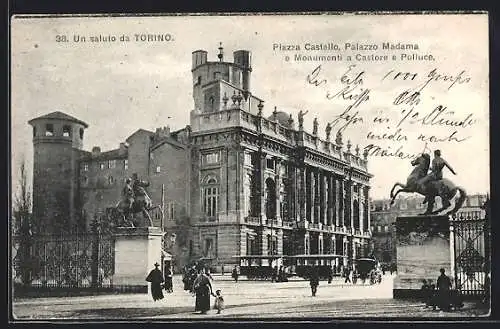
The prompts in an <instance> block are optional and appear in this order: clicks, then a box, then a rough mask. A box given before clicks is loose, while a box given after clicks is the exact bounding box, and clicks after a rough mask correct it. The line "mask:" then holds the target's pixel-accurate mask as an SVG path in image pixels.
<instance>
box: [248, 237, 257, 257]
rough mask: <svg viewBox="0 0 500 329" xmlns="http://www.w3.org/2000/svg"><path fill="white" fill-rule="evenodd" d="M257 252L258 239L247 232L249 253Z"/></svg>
mask: <svg viewBox="0 0 500 329" xmlns="http://www.w3.org/2000/svg"><path fill="white" fill-rule="evenodd" d="M256 254H257V241H256V240H255V236H254V235H252V234H249V233H247V255H256Z"/></svg>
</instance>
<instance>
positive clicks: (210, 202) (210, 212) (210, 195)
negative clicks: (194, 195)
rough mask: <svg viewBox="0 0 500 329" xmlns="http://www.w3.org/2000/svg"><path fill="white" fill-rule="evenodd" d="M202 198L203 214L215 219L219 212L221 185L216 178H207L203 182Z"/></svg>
mask: <svg viewBox="0 0 500 329" xmlns="http://www.w3.org/2000/svg"><path fill="white" fill-rule="evenodd" d="M202 198H203V200H202V205H203V208H202V211H203V214H204V215H205V216H208V217H210V218H212V219H215V218H216V217H217V213H218V210H219V184H218V181H217V179H216V178H215V177H213V176H207V177H205V179H204V180H203V187H202Z"/></svg>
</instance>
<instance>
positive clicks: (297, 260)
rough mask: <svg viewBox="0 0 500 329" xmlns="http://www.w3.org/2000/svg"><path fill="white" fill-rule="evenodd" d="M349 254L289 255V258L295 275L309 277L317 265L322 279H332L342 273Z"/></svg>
mask: <svg viewBox="0 0 500 329" xmlns="http://www.w3.org/2000/svg"><path fill="white" fill-rule="evenodd" d="M346 257H347V256H342V255H334V254H326V255H295V256H288V257H287V260H288V263H289V264H290V267H291V269H292V271H293V272H294V273H295V275H297V276H299V277H302V278H304V279H309V276H310V273H311V269H312V268H313V267H314V266H316V267H318V270H319V277H320V279H328V280H329V279H330V278H331V277H333V276H338V275H340V270H341V266H342V264H343V260H344V258H346Z"/></svg>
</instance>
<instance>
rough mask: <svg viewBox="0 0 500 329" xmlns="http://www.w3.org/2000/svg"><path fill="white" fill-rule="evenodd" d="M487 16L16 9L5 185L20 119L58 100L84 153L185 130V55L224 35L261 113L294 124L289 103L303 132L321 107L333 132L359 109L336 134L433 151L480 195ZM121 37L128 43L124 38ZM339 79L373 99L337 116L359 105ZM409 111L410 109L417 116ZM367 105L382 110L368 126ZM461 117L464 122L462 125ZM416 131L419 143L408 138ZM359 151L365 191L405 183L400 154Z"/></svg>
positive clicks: (24, 133) (17, 148)
mask: <svg viewBox="0 0 500 329" xmlns="http://www.w3.org/2000/svg"><path fill="white" fill-rule="evenodd" d="M487 24H488V17H487V16H486V15H280V16H272V15H249V16H155V17H142V16H141V17H114V18H113V17H57V18H54V17H52V18H46V17H44V18H23V17H15V18H13V19H12V21H11V33H12V34H11V36H12V38H11V151H12V154H11V163H12V187H13V191H16V190H17V182H18V179H19V175H18V169H19V165H20V163H21V162H23V161H25V163H26V165H27V168H28V172H29V173H30V174H31V173H32V162H33V146H32V138H31V136H32V132H31V126H29V125H28V123H27V122H28V120H30V119H32V118H34V117H37V116H41V115H44V114H47V113H50V112H53V111H62V112H65V113H67V114H69V115H72V116H74V117H76V118H78V119H80V120H83V121H85V122H86V123H88V124H89V128H88V129H87V131H86V134H85V140H84V149H85V150H91V149H92V147H93V146H100V147H101V149H102V150H109V149H114V148H117V147H118V146H119V143H120V142H123V141H124V140H125V139H126V138H127V137H128V136H130V135H131V134H132V133H133V132H134V131H136V130H137V129H139V128H143V129H148V130H153V131H154V130H155V128H157V127H163V126H167V125H168V126H170V127H171V128H172V129H174V130H175V129H180V128H183V127H185V125H187V124H189V113H190V111H191V110H192V109H193V98H192V84H193V78H192V75H191V72H190V70H191V53H192V52H193V51H194V50H198V49H204V50H207V51H208V60H209V61H216V60H217V53H218V49H217V48H218V47H219V43H220V42H222V44H223V47H224V53H225V58H224V60H226V61H232V52H233V51H235V50H239V49H245V50H250V51H251V52H252V68H253V71H252V78H251V79H252V80H251V92H252V93H253V94H254V95H256V96H257V97H259V98H261V99H264V100H265V107H264V115H265V116H269V115H271V112H272V110H273V109H274V107H275V106H276V107H277V109H278V110H281V111H287V112H289V113H292V114H293V116H294V118H295V120H296V121H297V119H296V114H297V113H298V111H299V110H301V109H303V110H307V111H308V113H307V115H306V116H305V123H304V126H305V130H307V131H309V132H311V131H312V125H313V124H312V121H313V119H314V118H315V117H317V118H318V121H319V123H320V127H319V134H320V135H321V136H323V137H324V134H325V133H324V129H325V125H326V123H327V122H337V124H336V125H334V128H333V134H335V133H336V131H337V130H338V129H339V128H341V126H342V125H344V124H345V123H347V121H348V120H349V118H347V119H346V116H345V115H349V114H350V115H351V117H352V115H354V113H355V112H357V116H355V117H357V118H362V122H361V121H360V120H358V121H357V122H356V123H351V124H349V125H347V126H346V127H345V129H344V130H343V139H344V142H345V143H346V141H347V140H350V141H351V143H352V144H353V145H354V146H355V145H359V147H360V148H361V149H363V148H364V147H365V146H367V145H370V144H376V145H378V146H380V147H381V148H386V149H387V148H390V149H392V150H396V149H398V148H399V147H400V146H401V147H402V150H403V151H404V152H406V153H408V154H417V153H420V152H422V151H423V150H424V149H425V150H427V152H429V150H432V151H433V150H435V149H440V150H441V151H442V155H443V158H445V159H446V160H447V161H448V162H449V163H450V165H451V166H452V167H453V169H454V170H455V171H456V173H457V175H456V176H454V175H452V174H451V173H450V172H445V177H447V178H450V179H451V180H452V181H453V182H454V183H455V184H457V185H460V186H462V187H464V188H465V189H466V190H467V192H468V194H474V193H487V192H488V191H489V179H490V178H489V162H490V160H489V121H488V118H489V95H488V84H489V81H488V74H489V67H488V25H487ZM141 34H155V35H158V34H162V35H165V34H169V35H171V36H172V38H173V40H171V41H168V42H166V41H163V42H161V41H159V42H154V41H151V42H141V41H136V40H135V35H141ZM75 35H78V36H84V37H85V38H86V42H74V36H75ZM122 35H126V36H128V37H129V38H130V41H129V42H125V41H120V36H122ZM61 36H66V38H67V40H68V42H58V41H60V40H61ZM109 36H114V37H116V41H114V42H92V41H90V38H91V37H93V38H97V39H98V38H99V37H101V39H103V38H106V37H109ZM384 42H390V43H393V44H397V43H402V44H417V45H418V48H419V49H418V50H383V49H382V44H383V43H384ZM306 43H310V44H329V43H332V44H336V45H338V47H339V50H332V51H327V50H323V51H308V50H305V49H304V46H305V44H306ZM346 43H349V44H351V45H355V44H359V45H360V46H359V47H358V49H357V50H355V49H352V48H353V47H354V46H351V47H350V48H348V49H346ZM280 44H281V45H282V49H283V48H285V49H287V48H296V47H295V46H294V47H287V46H286V45H298V46H299V47H300V48H301V49H300V50H281V51H280V50H278V49H277V48H279V46H278V45H280ZM374 47H377V48H378V49H374ZM401 53H405V54H409V55H412V54H418V55H419V56H423V55H427V58H429V57H428V55H432V58H433V59H434V60H407V59H406V60H401ZM296 54H301V55H334V54H335V55H337V54H340V55H341V56H342V60H338V61H317V60H316V61H314V60H311V61H296V60H295V55H296ZM356 54H359V55H368V56H369V55H372V54H373V55H377V56H383V55H388V56H389V60H385V61H384V60H383V61H368V60H357V59H356V57H355V56H356ZM348 55H350V56H352V57H351V61H348V59H347V56H348ZM392 55H395V56H396V60H392ZM286 56H288V57H289V60H287V59H286ZM318 66H320V68H319V69H318ZM315 69H316V71H315ZM313 72H316V73H318V72H319V74H318V75H317V76H316V80H317V81H318V82H321V81H323V80H326V82H324V83H321V84H320V85H319V86H315V85H314V84H311V83H309V82H308V80H307V77H308V76H309V77H312V76H313ZM391 72H392V73H391ZM397 72H408V73H411V75H407V78H406V79H404V78H403V77H404V74H400V75H399V76H397V75H396V74H397ZM413 74H415V78H414V79H413V80H412V79H411V76H413ZM343 76H344V79H343V78H342V77H343ZM356 77H357V78H356ZM384 77H385V78H384ZM309 81H311V79H310V80H309ZM426 81H429V82H428V83H427V85H425V83H426ZM453 82H454V83H453ZM348 83H350V84H348ZM424 85H425V87H424V88H423V89H421V90H420V95H419V96H418V100H416V99H412V100H413V102H412V100H408V99H407V100H406V102H403V104H395V103H394V102H395V100H396V99H397V96H398V95H400V94H401V93H404V92H405V91H409V94H407V95H411V94H412V93H413V92H414V91H416V90H418V89H419V88H420V87H422V86H424ZM344 88H352V91H351V92H350V95H357V94H361V93H362V92H363V91H368V95H369V99H367V100H365V101H362V102H360V104H359V105H358V106H357V107H356V106H352V108H351V110H350V111H349V112H347V113H344V115H343V116H342V113H343V112H345V111H346V109H348V108H349V106H350V105H353V103H355V98H354V99H353V98H351V99H349V93H344V94H343V95H344V96H342V94H341V93H340V94H339V91H341V90H343V89H344ZM336 94H338V96H337V97H332V96H333V95H336ZM327 95H330V98H331V99H329V98H328V97H327ZM346 98H347V99H346ZM400 100H401V99H400ZM436 108H437V109H441V111H442V112H441V113H440V116H439V117H435V118H434V121H433V123H434V124H431V122H430V121H431V117H429V116H428V117H427V121H426V123H425V124H424V123H423V122H422V120H420V121H418V119H422V118H424V117H425V115H426V114H427V115H430V113H433V115H434V116H435V115H436V113H437V112H436V111H435V109H436ZM403 111H404V112H403ZM433 111H434V112H433ZM415 112H419V114H418V116H415ZM408 113H410V115H409V116H408V117H407V118H406V119H405V120H402V119H403V118H404V117H405V115H407V114H408ZM377 116H378V117H383V118H387V119H388V120H389V121H388V122H384V124H379V123H374V122H373V120H374V119H375V117H377ZM439 119H442V120H441V121H440V123H441V124H438V121H439ZM464 119H467V120H465V122H467V124H465V125H458V123H459V122H460V121H463V120H464ZM445 120H447V121H445ZM452 124H455V125H458V126H456V127H454V126H451V125H452ZM398 129H400V130H398ZM455 131H456V132H455ZM369 132H371V133H372V134H373V135H378V136H382V135H383V134H384V133H386V137H388V135H390V134H394V133H399V135H400V136H402V137H400V141H397V142H395V141H393V140H387V139H385V140H373V139H369V138H367V135H368V133H369ZM454 132H455V133H454ZM420 134H423V135H424V136H425V138H424V139H427V143H425V142H424V141H423V140H419V139H418V136H419V135H420ZM396 135H397V134H396ZM403 135H404V136H403ZM432 135H435V136H436V138H438V139H447V138H448V137H449V136H450V135H451V136H452V137H451V138H449V139H451V140H452V141H433V140H430V136H432ZM421 139H422V138H421ZM457 139H458V140H462V139H464V140H463V141H461V142H457V141H456V140H457ZM354 146H353V149H354ZM426 146H427V148H426ZM368 161H369V163H368V168H369V171H370V173H372V174H373V175H374V177H373V178H372V180H371V186H372V188H371V190H370V194H371V195H370V196H371V197H372V198H375V199H379V198H387V197H388V196H389V191H390V189H391V187H392V185H393V184H394V183H395V182H402V183H404V182H406V178H407V176H408V175H409V173H410V172H411V170H412V167H411V164H410V160H409V159H400V158H397V157H391V156H389V157H387V156H386V157H382V156H380V154H379V155H376V154H371V155H370V156H369V159H368ZM30 179H31V177H30Z"/></svg>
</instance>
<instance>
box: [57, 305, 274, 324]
mask: <svg viewBox="0 0 500 329" xmlns="http://www.w3.org/2000/svg"><path fill="white" fill-rule="evenodd" d="M265 304H272V303H262V302H258V303H247V304H238V305H226V307H225V309H226V310H227V309H232V308H239V307H249V306H256V305H265ZM183 313H187V314H189V315H188V317H189V319H190V320H195V319H196V316H197V315H199V314H197V313H195V312H194V305H193V306H189V307H187V306H178V307H176V306H172V307H168V306H167V307H136V308H131V307H126V308H125V307H116V308H99V309H83V310H74V311H72V312H71V314H69V313H66V315H65V316H64V318H78V319H106V320H123V319H137V318H147V317H161V316H164V315H173V314H183ZM200 318H204V317H203V316H201V315H200Z"/></svg>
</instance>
